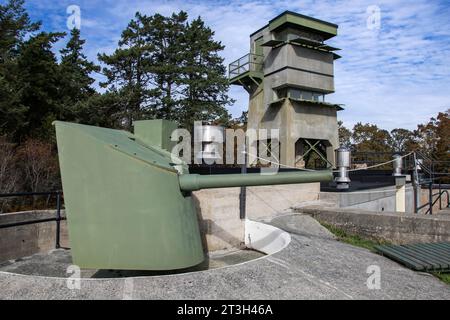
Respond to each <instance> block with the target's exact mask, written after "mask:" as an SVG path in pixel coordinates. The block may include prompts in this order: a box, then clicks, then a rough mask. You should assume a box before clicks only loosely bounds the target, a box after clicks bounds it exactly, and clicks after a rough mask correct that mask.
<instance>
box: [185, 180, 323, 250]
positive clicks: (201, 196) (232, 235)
mask: <svg viewBox="0 0 450 320" xmlns="http://www.w3.org/2000/svg"><path fill="white" fill-rule="evenodd" d="M319 191H320V185H319V184H318V183H311V184H297V185H282V186H263V187H248V188H247V205H246V211H247V212H246V213H247V215H246V216H247V218H249V219H252V220H261V219H264V218H270V217H275V216H278V215H283V214H285V213H287V212H290V211H292V210H291V208H293V207H296V206H298V205H299V204H301V203H302V202H305V201H313V200H318V198H319ZM239 194H240V188H224V189H209V190H200V191H196V192H194V193H193V195H194V197H193V198H194V199H195V200H194V202H195V204H196V207H197V212H198V215H199V224H200V229H201V233H202V236H203V243H204V247H205V248H207V250H208V251H218V250H232V249H237V248H242V247H244V246H245V239H244V232H245V224H244V222H245V221H244V220H241V219H240V217H239Z"/></svg>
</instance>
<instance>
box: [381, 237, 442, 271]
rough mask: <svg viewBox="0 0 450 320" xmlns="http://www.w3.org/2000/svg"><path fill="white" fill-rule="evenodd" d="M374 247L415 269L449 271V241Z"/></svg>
mask: <svg viewBox="0 0 450 320" xmlns="http://www.w3.org/2000/svg"><path fill="white" fill-rule="evenodd" d="M375 249H376V250H377V251H378V252H380V253H381V254H383V255H384V256H386V257H388V258H390V259H392V260H394V261H397V262H399V263H401V264H403V265H405V266H406V267H408V268H410V269H412V270H416V271H450V243H447V242H444V243H420V244H410V245H402V246H397V245H382V246H376V247H375Z"/></svg>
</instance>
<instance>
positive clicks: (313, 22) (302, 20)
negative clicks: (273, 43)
mask: <svg viewBox="0 0 450 320" xmlns="http://www.w3.org/2000/svg"><path fill="white" fill-rule="evenodd" d="M287 24H290V25H294V26H298V27H304V28H308V29H312V30H315V31H319V32H321V33H323V34H324V35H325V36H326V39H329V38H332V37H334V36H336V35H337V30H338V26H337V25H335V24H332V23H329V22H326V21H321V20H318V19H314V18H311V17H308V16H304V15H301V14H298V13H295V12H290V11H287V12H285V13H283V14H282V15H280V16H278V17H276V18H274V19H273V20H271V21H270V23H269V30H270V31H273V30H276V29H278V28H280V27H282V26H285V25H287Z"/></svg>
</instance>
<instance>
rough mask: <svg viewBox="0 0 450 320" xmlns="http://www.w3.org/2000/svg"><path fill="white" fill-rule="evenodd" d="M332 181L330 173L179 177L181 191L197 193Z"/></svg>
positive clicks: (190, 175)
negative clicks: (216, 189)
mask: <svg viewBox="0 0 450 320" xmlns="http://www.w3.org/2000/svg"><path fill="white" fill-rule="evenodd" d="M332 180H333V174H332V172H331V171H312V172H298V171H297V172H279V173H276V174H261V173H247V174H221V175H209V176H207V175H199V174H184V175H181V176H180V188H181V190H183V191H197V190H200V189H214V188H230V187H243V186H266V185H281V184H295V183H311V182H322V181H323V182H325V181H332Z"/></svg>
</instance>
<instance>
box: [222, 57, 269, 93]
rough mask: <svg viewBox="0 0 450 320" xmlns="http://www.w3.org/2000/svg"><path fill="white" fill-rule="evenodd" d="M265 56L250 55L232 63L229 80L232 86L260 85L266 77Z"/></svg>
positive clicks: (229, 69)
mask: <svg viewBox="0 0 450 320" xmlns="http://www.w3.org/2000/svg"><path fill="white" fill-rule="evenodd" d="M263 67H264V56H262V55H258V54H254V53H248V54H246V55H245V56H243V57H241V58H239V59H237V60H236V61H234V62H232V63H230V65H229V67H228V79H229V81H230V83H231V84H236V85H241V86H244V87H246V88H247V87H249V86H251V85H255V84H256V85H259V84H260V83H261V82H262V79H263V77H264V73H263Z"/></svg>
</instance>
